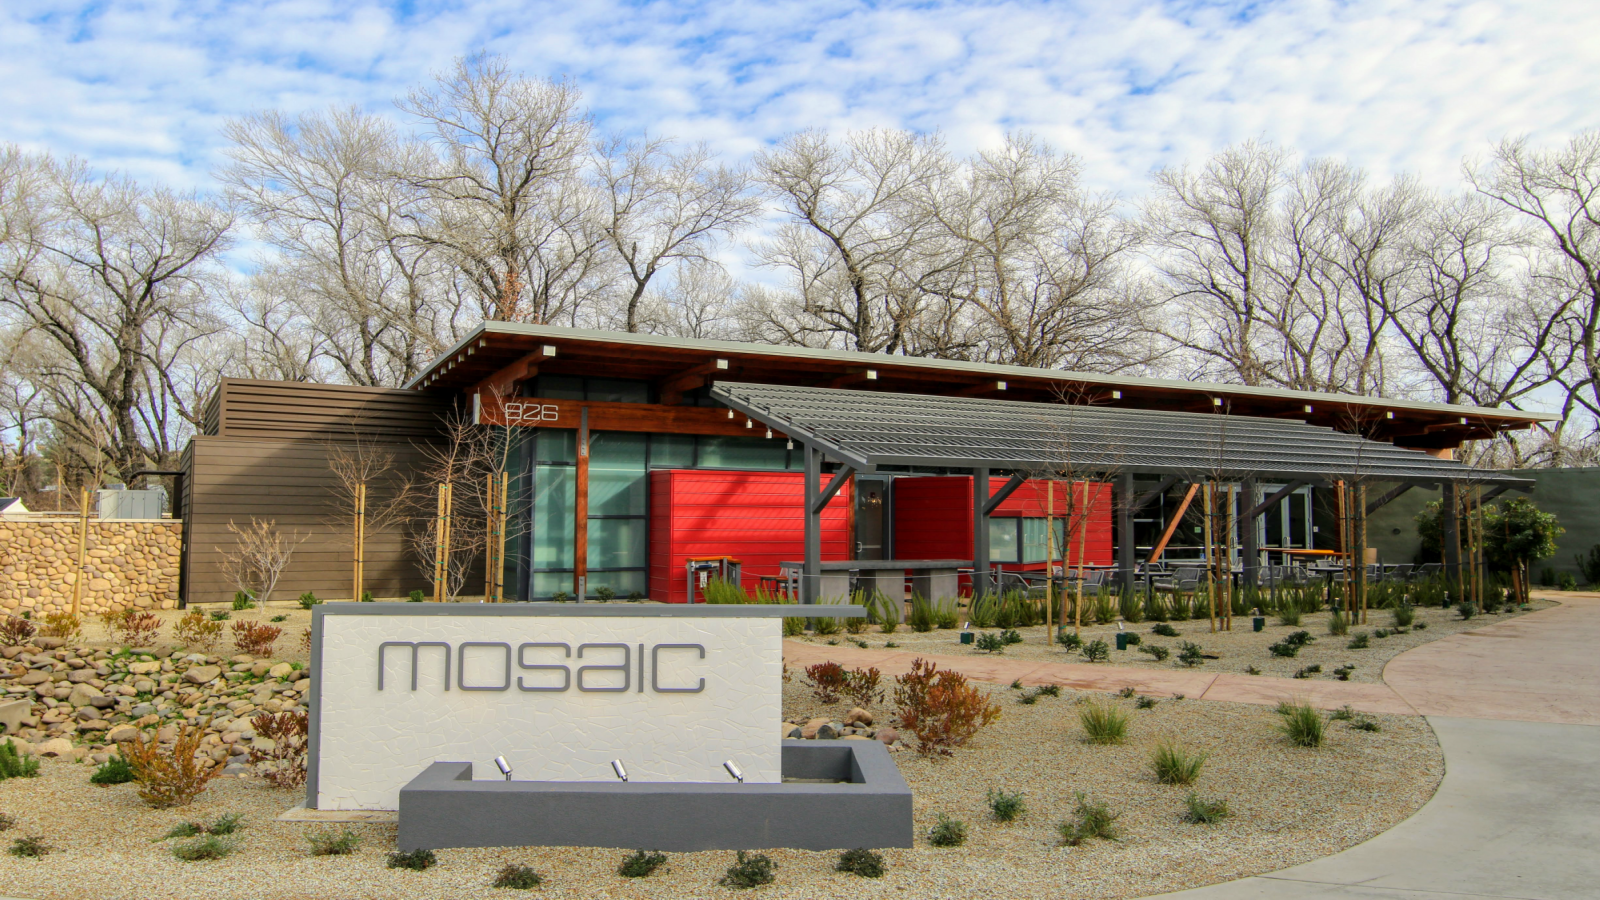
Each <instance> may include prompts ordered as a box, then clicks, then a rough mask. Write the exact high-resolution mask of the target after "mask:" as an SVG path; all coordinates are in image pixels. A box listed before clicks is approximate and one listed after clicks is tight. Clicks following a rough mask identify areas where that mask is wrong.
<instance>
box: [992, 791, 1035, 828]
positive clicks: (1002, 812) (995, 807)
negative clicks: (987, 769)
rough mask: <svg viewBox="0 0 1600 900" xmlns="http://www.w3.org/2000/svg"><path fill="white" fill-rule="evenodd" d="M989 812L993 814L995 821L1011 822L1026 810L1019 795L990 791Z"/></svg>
mask: <svg viewBox="0 0 1600 900" xmlns="http://www.w3.org/2000/svg"><path fill="white" fill-rule="evenodd" d="M988 801H989V811H990V812H992V813H994V818H995V821H997V822H1011V821H1014V820H1015V819H1016V818H1017V817H1018V816H1020V815H1022V814H1023V812H1025V811H1026V810H1027V807H1026V806H1025V805H1024V804H1023V802H1022V795H1021V794H1008V793H1006V792H1005V791H997V790H990V791H989V795H988Z"/></svg>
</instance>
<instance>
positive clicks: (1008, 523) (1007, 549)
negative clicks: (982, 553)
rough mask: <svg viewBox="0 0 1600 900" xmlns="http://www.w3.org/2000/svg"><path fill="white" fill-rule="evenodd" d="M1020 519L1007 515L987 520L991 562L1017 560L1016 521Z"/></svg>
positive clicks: (1012, 561)
mask: <svg viewBox="0 0 1600 900" xmlns="http://www.w3.org/2000/svg"><path fill="white" fill-rule="evenodd" d="M1020 521H1022V520H1021V519H1018V518H1014V517H1007V518H1003V519H998V518H995V519H990V520H989V560H990V561H991V562H1009V563H1014V562H1017V561H1018V560H1017V531H1018V529H1017V523H1018V522H1020Z"/></svg>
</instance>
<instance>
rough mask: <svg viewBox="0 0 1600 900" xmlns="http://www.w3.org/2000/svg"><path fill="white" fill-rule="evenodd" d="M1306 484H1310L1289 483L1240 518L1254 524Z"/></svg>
mask: <svg viewBox="0 0 1600 900" xmlns="http://www.w3.org/2000/svg"><path fill="white" fill-rule="evenodd" d="M1306 484H1308V482H1305V481H1291V482H1289V483H1288V484H1286V485H1284V486H1283V487H1281V488H1278V489H1277V490H1276V491H1274V492H1273V493H1272V496H1270V497H1268V498H1267V499H1265V500H1263V501H1261V502H1260V503H1257V504H1256V505H1255V506H1252V507H1250V508H1249V509H1247V510H1245V513H1244V515H1242V516H1240V517H1239V518H1241V519H1243V520H1245V521H1246V522H1254V521H1255V520H1256V517H1257V516H1259V515H1261V514H1262V513H1264V512H1266V511H1267V510H1269V509H1271V508H1273V507H1274V506H1277V505H1278V503H1279V502H1280V501H1282V500H1283V498H1285V497H1287V496H1289V495H1290V494H1292V493H1294V492H1295V491H1298V490H1300V489H1301V488H1303V487H1305V486H1306Z"/></svg>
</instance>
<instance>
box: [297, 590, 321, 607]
mask: <svg viewBox="0 0 1600 900" xmlns="http://www.w3.org/2000/svg"><path fill="white" fill-rule="evenodd" d="M321 602H322V601H321V600H318V599H317V595H316V594H313V593H312V592H310V591H306V592H305V593H304V594H301V595H300V608H301V609H305V610H309V609H311V607H313V606H316V605H317V604H319V603H321Z"/></svg>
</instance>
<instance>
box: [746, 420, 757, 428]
mask: <svg viewBox="0 0 1600 900" xmlns="http://www.w3.org/2000/svg"><path fill="white" fill-rule="evenodd" d="M744 427H746V428H754V427H756V420H755V419H745V420H744Z"/></svg>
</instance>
